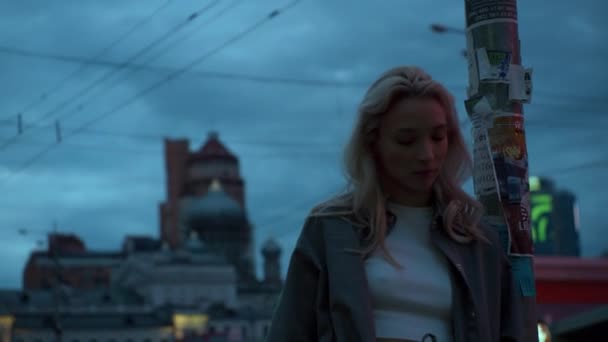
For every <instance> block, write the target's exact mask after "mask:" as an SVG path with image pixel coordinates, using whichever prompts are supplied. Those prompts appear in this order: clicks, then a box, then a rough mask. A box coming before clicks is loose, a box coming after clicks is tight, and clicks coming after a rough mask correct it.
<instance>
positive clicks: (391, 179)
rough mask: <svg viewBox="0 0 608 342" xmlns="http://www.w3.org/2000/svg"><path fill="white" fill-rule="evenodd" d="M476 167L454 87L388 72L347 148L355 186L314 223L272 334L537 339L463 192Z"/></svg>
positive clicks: (495, 245) (285, 337) (370, 94)
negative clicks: (459, 116) (449, 89)
mask: <svg viewBox="0 0 608 342" xmlns="http://www.w3.org/2000/svg"><path fill="white" fill-rule="evenodd" d="M471 164H472V163H471V159H470V156H469V155H468V152H467V149H466V147H465V144H464V141H463V138H462V135H461V133H460V130H459V127H458V122H457V116H456V112H455V107H454V101H453V98H452V96H451V95H450V94H449V93H448V92H447V90H446V89H445V88H444V87H443V86H442V85H440V84H439V83H437V82H436V81H434V80H432V79H431V77H429V76H428V75H427V74H426V73H425V72H424V71H422V70H421V69H419V68H416V67H399V68H395V69H392V70H389V71H387V72H386V73H384V74H383V75H382V76H381V77H380V78H379V79H378V80H377V81H376V82H374V83H373V84H372V86H371V87H370V89H369V90H368V91H367V93H366V95H365V97H364V99H363V101H362V103H361V106H360V109H359V115H358V120H357V123H356V126H355V129H354V132H353V134H352V137H351V139H350V142H349V143H348V145H347V148H346V152H345V166H346V173H347V177H348V186H349V187H348V191H347V192H346V193H345V194H344V195H341V196H338V197H336V198H334V199H332V200H330V201H328V202H326V203H323V204H322V205H319V206H318V207H317V208H315V209H313V210H312V213H311V215H309V217H308V219H307V220H306V223H305V224H304V227H303V229H302V232H301V234H300V237H299V239H298V241H297V245H296V248H295V250H294V252H293V254H292V256H291V260H290V264H289V270H288V273H287V278H286V282H285V287H284V289H283V293H282V295H281V297H280V299H279V303H278V305H277V308H276V311H275V314H274V317H273V321H272V326H271V329H270V331H269V335H268V337H267V340H266V341H267V342H286V341H328V342H329V341H345V342H346V341H348V342H356V341H362V342H372V341H383V342H384V341H408V342H409V341H417V342H418V341H425V342H430V341H437V342H444V341H450V342H452V341H453V342H460V341H463V342H464V341H466V342H473V341H483V342H489V341H526V342H527V341H532V340H536V327H535V325H534V320H528V319H527V318H534V317H529V315H528V313H524V312H521V310H519V309H518V307H517V304H518V300H517V298H519V295H518V294H517V293H516V292H515V291H514V288H515V287H514V286H513V285H512V280H511V279H512V278H511V270H510V264H509V261H508V259H507V258H506V257H505V255H504V254H503V252H502V249H501V246H500V243H499V239H498V236H497V234H496V233H495V232H494V231H492V230H490V229H486V228H484V227H483V226H482V225H481V224H480V222H479V221H480V217H481V214H482V205H481V204H480V203H479V202H477V201H476V200H475V199H473V198H471V197H470V196H468V195H467V194H466V193H465V192H464V191H463V190H462V189H461V185H462V183H463V182H464V181H465V179H466V178H467V177H468V176H469V175H470V171H471ZM529 322H531V323H529Z"/></svg>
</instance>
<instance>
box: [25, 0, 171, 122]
mask: <svg viewBox="0 0 608 342" xmlns="http://www.w3.org/2000/svg"><path fill="white" fill-rule="evenodd" d="M171 3H172V1H171V0H167V1H165V2H164V3H163V4H161V5H160V6H159V7H157V8H156V9H155V10H154V11H152V12H151V13H150V14H149V15H147V16H146V17H145V18H144V19H142V20H140V21H139V22H137V23H136V24H135V25H133V26H132V27H131V28H130V29H129V30H127V31H126V32H124V33H123V34H122V35H120V37H118V39H116V40H115V41H113V42H112V43H110V44H109V45H108V46H106V47H104V48H103V49H101V50H100V51H99V52H98V53H96V54H95V56H94V57H92V58H91V59H92V60H95V59H97V58H100V57H102V56H103V55H105V54H106V53H107V52H109V51H110V50H112V49H113V48H114V47H116V46H117V45H118V44H120V43H121V42H123V41H124V40H125V39H126V38H127V37H129V36H130V35H131V34H133V33H134V32H135V31H137V30H138V29H139V28H140V27H141V26H143V25H145V24H147V23H148V21H150V20H151V19H152V18H154V17H155V16H156V15H158V14H159V13H160V12H161V11H162V10H164V9H165V8H166V7H167V6H168V5H170V4H171ZM91 64H92V63H88V62H82V63H81V65H80V66H79V67H78V68H76V69H75V70H73V71H72V72H71V73H69V74H68V75H67V76H66V77H64V78H63V79H61V80H60V81H59V82H57V84H55V85H54V86H53V87H51V88H49V89H48V90H47V91H44V92H43V93H42V95H41V96H40V97H39V98H38V99H36V100H34V101H32V102H30V103H29V104H28V105H26V106H25V107H23V109H21V111H20V113H21V114H23V113H25V112H28V111H29V110H31V109H32V108H33V107H35V106H36V105H38V104H40V103H42V102H44V101H45V100H46V99H47V98H49V97H50V96H51V95H53V94H55V93H56V92H57V91H59V90H60V89H62V88H63V86H65V85H66V84H67V83H68V82H69V81H70V80H72V79H73V78H74V77H76V76H77V75H78V74H80V73H81V72H83V71H84V70H86V68H87V67H88V66H90V65H91Z"/></svg>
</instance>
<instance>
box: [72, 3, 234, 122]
mask: <svg viewBox="0 0 608 342" xmlns="http://www.w3.org/2000/svg"><path fill="white" fill-rule="evenodd" d="M239 3H240V1H239V0H237V1H233V2H232V3H231V4H230V5H229V6H226V7H225V8H223V9H222V10H221V11H220V12H218V13H216V15H214V16H213V17H211V18H210V19H209V20H207V21H203V24H202V25H199V26H198V27H197V28H196V30H200V29H201V28H202V27H204V26H207V25H209V24H211V23H213V22H214V21H216V20H217V19H219V18H221V17H222V16H223V15H225V14H226V13H228V12H229V11H230V10H231V9H232V8H234V7H235V6H236V5H238V4H239ZM196 30H192V31H190V32H188V33H189V34H186V35H183V36H182V37H180V38H179V39H175V40H173V41H171V42H169V44H168V45H166V46H164V47H163V48H162V49H161V50H160V51H158V53H156V54H153V55H151V56H150V57H149V58H147V59H146V60H144V61H142V64H144V65H149V64H150V63H152V62H154V61H156V60H158V58H160V57H161V56H163V55H164V54H166V53H167V52H168V51H171V49H172V48H173V47H174V46H175V45H177V44H179V43H181V42H183V41H184V40H185V39H187V38H189V36H190V34H192V33H194V32H196ZM123 69H126V70H128V71H129V72H127V73H126V74H124V75H122V77H121V78H118V79H115V80H114V82H112V83H109V84H107V85H106V86H105V87H101V88H98V90H99V91H98V92H97V93H93V94H89V95H90V96H89V100H88V101H85V102H81V103H80V104H79V105H77V106H76V107H75V108H73V110H72V112H71V113H66V114H65V115H62V116H61V118H64V119H66V118H69V117H71V116H73V115H74V114H77V113H78V112H79V110H80V109H82V108H83V107H86V106H87V105H88V104H90V103H91V102H93V101H95V100H96V99H97V98H98V97H99V96H100V95H101V94H103V93H104V92H105V91H107V90H110V89H112V88H113V87H114V86H116V85H117V84H119V83H121V82H123V81H125V80H126V79H127V78H128V77H129V76H131V75H133V74H134V73H136V72H138V71H140V70H141V69H137V68H134V67H130V66H129V65H127V66H125V67H124V68H123Z"/></svg>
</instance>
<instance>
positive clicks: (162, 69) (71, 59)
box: [0, 45, 370, 88]
mask: <svg viewBox="0 0 608 342" xmlns="http://www.w3.org/2000/svg"><path fill="white" fill-rule="evenodd" d="M0 53H3V54H11V55H19V56H23V57H33V58H42V59H50V60H56V61H61V62H67V63H88V64H91V65H97V66H101V67H108V68H117V67H119V66H120V65H121V63H119V62H115V61H110V60H103V59H99V58H97V59H91V58H86V57H78V56H71V55H60V54H52V53H46V52H39V51H31V50H23V49H16V48H12V47H7V46H1V45H0ZM126 68H132V69H137V70H146V71H150V72H158V73H163V74H168V73H172V72H175V71H177V68H174V67H167V66H153V65H144V64H139V63H129V64H128V65H127V66H126ZM187 74H188V75H193V76H198V77H204V78H219V79H226V80H236V81H251V82H260V83H276V84H291V85H298V86H313V87H339V86H343V87H355V88H360V87H367V86H369V84H370V83H369V82H346V81H338V80H326V79H302V78H293V77H280V76H264V75H251V74H243V73H233V72H221V71H220V72H218V71H201V70H191V71H189V72H188V73H187Z"/></svg>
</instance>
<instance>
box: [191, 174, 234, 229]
mask: <svg viewBox="0 0 608 342" xmlns="http://www.w3.org/2000/svg"><path fill="white" fill-rule="evenodd" d="M185 218H186V222H187V224H188V225H189V226H190V227H191V228H193V229H198V228H205V227H207V226H209V225H213V226H215V225H217V224H221V225H222V226H231V225H239V226H240V225H242V224H244V223H245V222H246V218H245V213H244V211H243V209H242V208H241V205H240V204H239V203H238V202H237V201H235V200H234V199H232V198H231V197H230V195H228V194H227V193H226V192H224V190H223V189H222V186H221V184H220V182H219V181H218V180H214V181H213V182H212V183H211V185H210V186H209V191H208V192H207V194H206V195H205V196H203V197H196V198H192V199H190V200H189V203H188V204H187V206H186V215H185Z"/></svg>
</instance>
